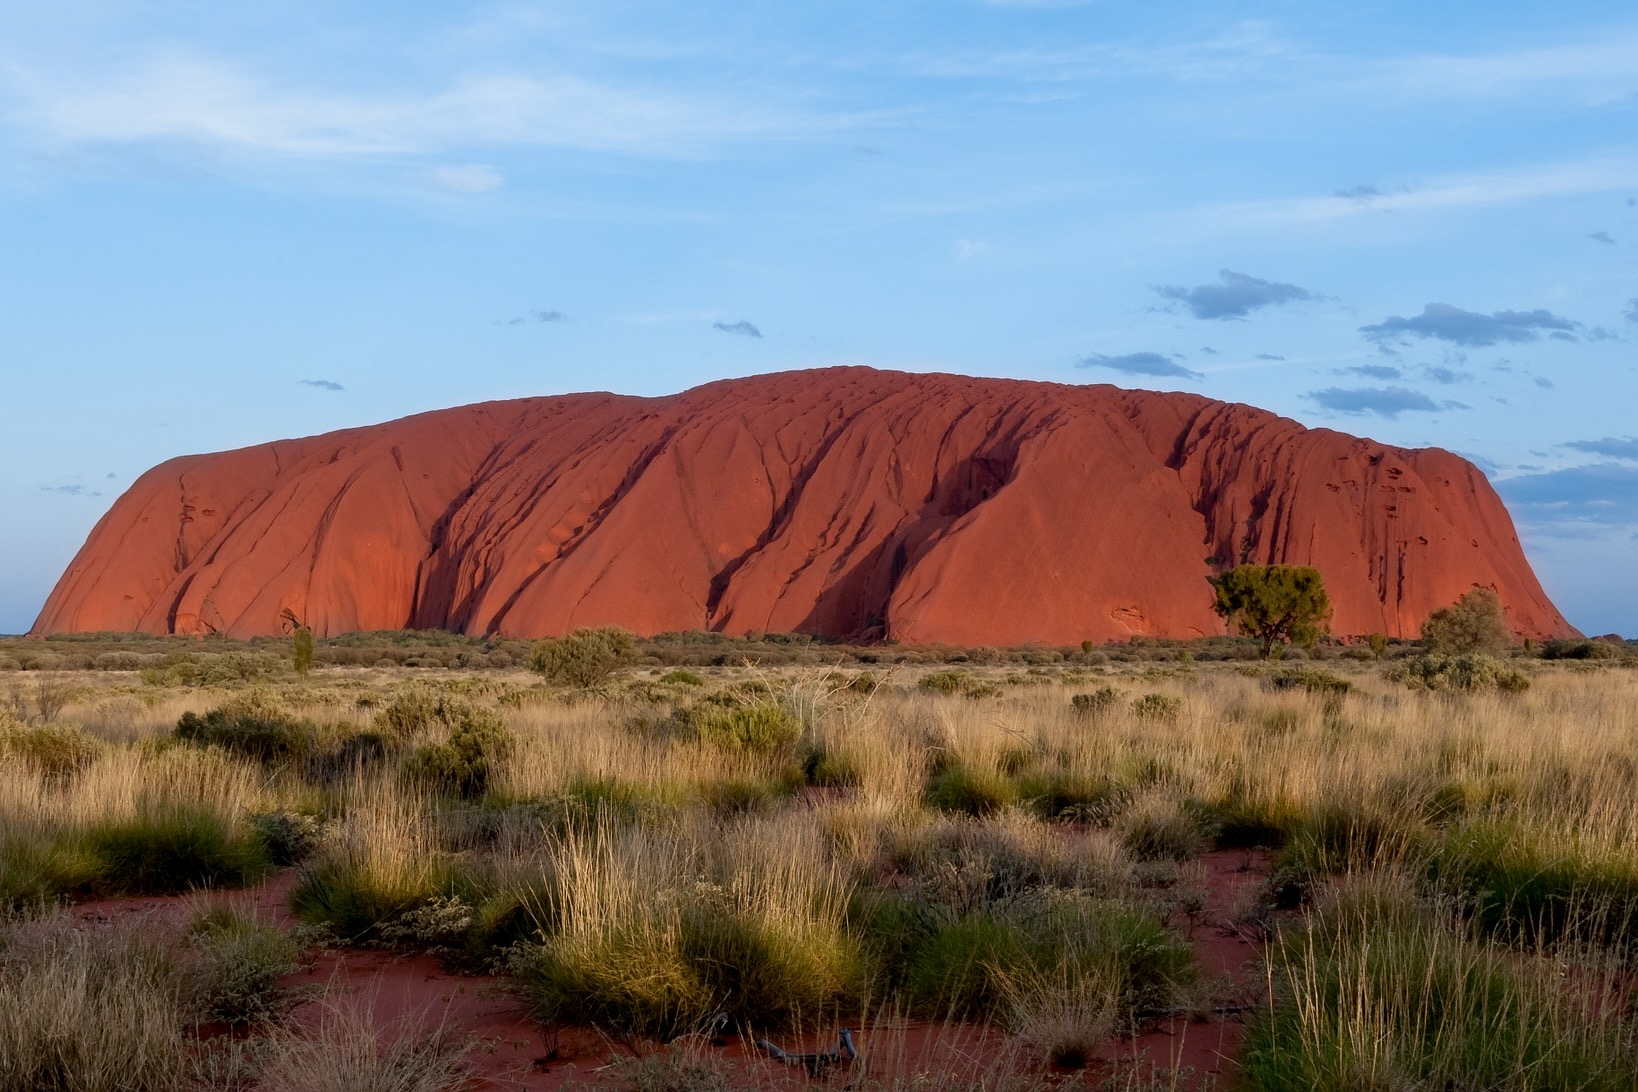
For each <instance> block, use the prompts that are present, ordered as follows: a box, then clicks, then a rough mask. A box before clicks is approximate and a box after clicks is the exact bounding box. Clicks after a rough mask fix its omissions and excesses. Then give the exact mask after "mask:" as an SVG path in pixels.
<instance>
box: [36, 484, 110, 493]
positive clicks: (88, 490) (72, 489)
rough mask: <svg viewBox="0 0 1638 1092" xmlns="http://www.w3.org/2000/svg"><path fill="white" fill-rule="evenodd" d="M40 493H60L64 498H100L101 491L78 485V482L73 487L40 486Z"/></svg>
mask: <svg viewBox="0 0 1638 1092" xmlns="http://www.w3.org/2000/svg"><path fill="white" fill-rule="evenodd" d="M40 492H42V493H61V494H62V495H63V496H65V497H100V496H102V491H101V490H98V489H92V488H90V487H89V486H84V485H80V484H79V483H78V482H75V483H74V484H73V485H42V486H40Z"/></svg>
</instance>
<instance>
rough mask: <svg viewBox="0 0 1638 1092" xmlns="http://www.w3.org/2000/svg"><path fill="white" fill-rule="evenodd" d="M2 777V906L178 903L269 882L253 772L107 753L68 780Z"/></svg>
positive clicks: (201, 760) (24, 774)
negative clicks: (187, 896) (68, 901)
mask: <svg viewBox="0 0 1638 1092" xmlns="http://www.w3.org/2000/svg"><path fill="white" fill-rule="evenodd" d="M8 773H11V774H13V775H14V776H9V777H5V778H0V904H3V905H4V906H7V907H21V906H27V905H31V904H36V903H39V902H51V901H55V900H57V899H59V898H62V897H64V896H84V895H98V894H109V895H139V894H140V895H148V894H175V893H179V892H183V891H187V890H190V889H193V888H196V887H215V886H236V885H239V884H243V883H245V882H248V881H250V880H253V879H255V878H257V877H259V876H261V875H262V874H263V873H265V872H266V870H267V867H268V861H267V857H266V854H265V851H264V848H263V845H262V842H261V839H260V838H259V837H257V835H256V833H255V831H254V830H253V829H251V827H250V825H249V823H248V822H247V821H246V812H247V811H248V810H249V805H251V804H252V803H253V802H254V800H255V799H256V796H257V793H256V789H255V787H254V781H255V771H254V770H253V769H250V768H247V767H246V766H245V765H244V764H243V763H241V762H238V761H235V760H233V759H231V758H229V757H227V756H225V755H223V754H221V753H220V752H199V751H193V750H191V749H186V748H174V747H173V748H157V749H136V748H110V749H106V750H103V751H99V753H98V756H97V758H95V759H94V760H93V761H92V762H91V763H90V764H89V765H87V766H86V767H85V768H84V769H82V770H81V771H80V772H79V773H77V774H75V775H74V776H73V777H72V778H69V779H67V780H64V779H62V778H59V777H54V776H50V775H45V774H42V773H40V772H38V771H27V770H12V771H8Z"/></svg>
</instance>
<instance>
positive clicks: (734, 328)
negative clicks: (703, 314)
mask: <svg viewBox="0 0 1638 1092" xmlns="http://www.w3.org/2000/svg"><path fill="white" fill-rule="evenodd" d="M711 329H713V330H717V331H719V332H721V333H724V334H736V335H738V336H740V337H754V338H761V337H762V331H761V330H758V329H757V328H756V324H755V323H753V322H746V321H745V320H744V319H741V320H740V321H738V322H713V323H712V324H711Z"/></svg>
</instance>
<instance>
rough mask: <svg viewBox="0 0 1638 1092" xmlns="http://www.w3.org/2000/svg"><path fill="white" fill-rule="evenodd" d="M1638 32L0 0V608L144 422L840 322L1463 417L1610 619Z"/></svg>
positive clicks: (1630, 403) (35, 600)
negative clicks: (2, 1)
mask: <svg viewBox="0 0 1638 1092" xmlns="http://www.w3.org/2000/svg"><path fill="white" fill-rule="evenodd" d="M1231 9H1232V10H1231ZM1635 57H1638V11H1635V10H1634V8H1633V6H1632V4H1631V2H1630V0H1622V2H1573V0H1572V2H1567V3H1561V4H1558V5H1554V6H1549V5H1522V4H1513V5H1498V4H1496V3H1494V2H1491V3H1485V4H1478V3H1445V4H1437V5H1434V4H1426V3H1414V4H1413V3H1375V4H1370V3H1351V4H1339V5H1315V4H1306V3H1296V2H1266V3H1255V2H1253V3H1243V4H1236V5H1223V4H1216V3H1182V2H1180V3H1161V4H1137V3H1126V2H1115V0H1101V2H1091V3H1074V2H1069V0H1064V2H1052V0H1006V2H1003V0H990V2H984V0H938V2H933V0H927V2H920V3H916V2H908V0H869V2H852V0H832V2H826V3H816V4H808V5H797V4H791V3H788V2H768V3H732V4H730V3H714V2H711V0H696V2H695V3H693V4H688V5H678V4H659V3H645V2H635V0H587V2H581V0H566V2H562V3H534V4H468V5H453V4H433V3H425V2H410V3H402V2H401V3H394V4H385V3H382V4H366V3H356V4H349V5H340V4H335V3H321V2H317V0H287V2H281V3H278V4H267V3H260V2H257V0H243V2H238V3H233V4H208V3H199V2H186V3H184V2H171V3H148V2H141V0H128V2H122V0H53V3H51V4H33V5H27V4H10V5H6V6H5V8H4V9H3V10H0V301H3V303H0V367H3V368H4V374H5V385H4V396H3V400H0V406H4V417H3V422H4V428H3V429H0V504H3V505H4V508H5V511H6V512H8V513H9V517H8V519H7V520H6V529H5V531H4V554H3V559H4V562H5V564H4V565H3V566H0V632H17V631H21V630H24V629H26V628H27V627H28V626H29V625H30V624H31V623H32V621H33V618H34V615H35V613H36V612H37V610H38V609H39V606H40V604H41V603H42V602H43V600H44V598H45V595H46V593H47V592H48V590H49V588H50V586H51V584H52V582H53V581H54V580H55V578H56V576H57V575H58V574H59V572H60V571H61V570H62V568H63V567H64V566H65V565H66V564H67V563H68V561H69V559H70V558H71V557H72V556H73V553H74V551H75V550H76V549H77V548H78V546H79V544H80V543H81V542H82V541H83V539H84V536H85V535H86V534H87V532H88V531H89V530H90V528H91V526H92V524H93V523H94V522H95V521H96V519H97V518H98V517H99V516H100V515H101V514H102V513H103V512H104V511H106V510H107V508H108V506H109V505H110V504H112V503H113V501H114V499H115V498H116V497H117V496H118V494H119V493H120V491H121V490H123V489H124V488H125V487H126V486H128V485H129V484H130V482H131V481H132V480H133V479H134V478H135V477H136V476H137V475H138V474H140V473H141V472H142V471H143V470H145V469H147V468H148V467H149V466H151V465H153V464H154V463H157V462H159V461H160V460H162V459H165V458H168V457H170V456H172V455H178V454H184V453H191V452H199V451H211V450H220V449H223V448H229V447H237V446H241V445H245V444H250V443H256V442H260V441H264V440H270V439H276V438H280V437H287V436H297V435H306V434H311V433H315V432H322V431H326V430H329V429H334V428H340V427H345V426H350V425H355V424H363V423H368V422H374V421H380V420H386V419H389V418H393V417H397V416H402V415H404V414H407V413H412V412H417V411H420V410H425V409H432V408H438V407H443V406H450V405H457V404H461V403H467V402H475V401H482V400H485V399H492V398H509V397H518V396H524V395H534V394H550V393H559V392H565V391H577V390H589V389H607V390H615V391H621V392H628V393H635V394H661V393H667V392H671V391H675V390H680V389H683V388H685V387H689V386H692V385H694V384H697V383H700V382H705V381H708V380H711V379H717V378H722V377H724V376H733V375H746V374H752V373H757V372H765V371H774V370H783V369H789V368H800V367H811V366H821V365H828V364H837V363H858V364H871V365H876V366H879V367H892V368H904V369H910V370H945V371H955V372H964V373H970V374H977V375H993V376H1008V377H1017V378H1026V379H1047V380H1054V381H1058V382H1072V383H1073V382H1116V383H1122V384H1125V385H1128V386H1139V387H1151V388H1155V389H1162V390H1189V391H1196V392H1199V393H1202V394H1206V395H1209V396H1212V397H1215V398H1223V399H1228V400H1232V401H1241V402H1249V403H1252V404H1254V405H1258V406H1263V407H1266V408H1268V409H1271V410H1274V411H1276V412H1279V413H1282V414H1286V415H1288V416H1291V417H1294V418H1296V419H1297V420H1299V421H1302V422H1304V423H1306V424H1309V425H1317V426H1327V427H1332V428H1337V429H1342V430H1344V431H1348V432H1353V433H1358V434H1363V435H1368V436H1372V437H1375V438H1377V439H1380V440H1383V441H1386V442H1389V443H1395V444H1407V445H1424V444H1433V445H1438V446H1442V447H1447V448H1450V449H1452V450H1455V451H1458V452H1461V453H1462V454H1464V455H1467V456H1469V457H1470V458H1473V459H1474V460H1475V461H1477V462H1478V463H1479V465H1481V466H1482V467H1484V469H1485V470H1486V471H1487V472H1488V473H1489V474H1490V475H1491V476H1492V480H1494V481H1495V482H1496V483H1497V485H1498V488H1499V489H1500V490H1501V492H1502V494H1503V496H1504V497H1505V498H1506V499H1507V501H1508V503H1509V506H1510V508H1511V510H1512V512H1513V514H1514V517H1515V520H1516V521H1517V522H1518V524H1519V526H1520V530H1521V533H1522V535H1523V538H1524V540H1525V544H1526V548H1527V551H1528V553H1529V555H1530V557H1531V559H1532V561H1533V562H1534V563H1535V565H1536V568H1537V571H1538V573H1539V574H1540V575H1541V577H1542V580H1543V582H1544V583H1545V585H1546V586H1547V589H1548V591H1549V592H1550V593H1551V594H1552V595H1553V596H1554V598H1555V599H1556V601H1557V602H1558V604H1559V605H1560V607H1561V608H1562V609H1564V611H1565V612H1566V613H1567V614H1568V615H1569V617H1570V619H1571V620H1572V621H1573V622H1574V623H1576V624H1577V625H1578V626H1580V627H1581V628H1583V629H1584V630H1587V631H1588V632H1594V633H1598V632H1606V631H1610V630H1615V631H1620V632H1625V633H1629V634H1632V633H1638V575H1635V574H1638V416H1635V413H1634V411H1635V409H1638V370H1635V365H1638V359H1635V353H1634V348H1635V341H1638V261H1635V259H1638V249H1635V248H1638V64H1635V63H1634V60H1633V59H1634V58H1635Z"/></svg>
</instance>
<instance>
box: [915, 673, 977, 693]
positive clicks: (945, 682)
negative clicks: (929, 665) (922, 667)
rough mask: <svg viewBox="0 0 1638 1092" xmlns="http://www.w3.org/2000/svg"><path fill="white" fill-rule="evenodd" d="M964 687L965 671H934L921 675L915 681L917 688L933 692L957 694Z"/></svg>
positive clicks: (965, 684)
mask: <svg viewBox="0 0 1638 1092" xmlns="http://www.w3.org/2000/svg"><path fill="white" fill-rule="evenodd" d="M966 687H967V673H966V672H965V671H935V672H933V673H932V674H931V675H923V676H922V678H921V680H920V681H919V682H917V683H916V688H917V689H918V690H926V691H928V692H929V693H933V694H959V693H961V692H962V691H963V690H965V689H966Z"/></svg>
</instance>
